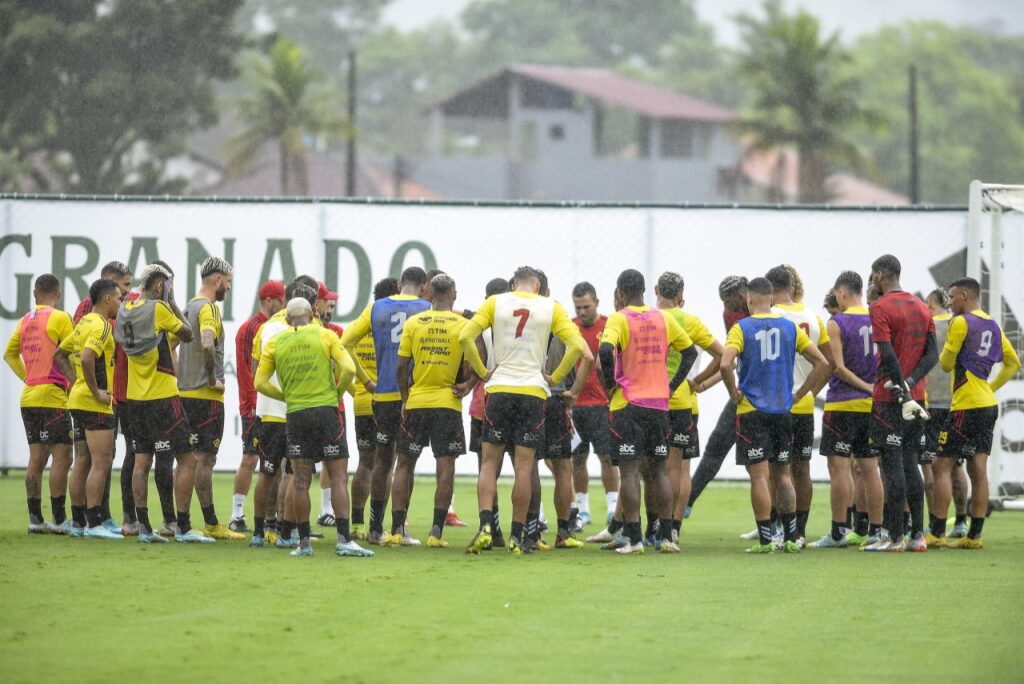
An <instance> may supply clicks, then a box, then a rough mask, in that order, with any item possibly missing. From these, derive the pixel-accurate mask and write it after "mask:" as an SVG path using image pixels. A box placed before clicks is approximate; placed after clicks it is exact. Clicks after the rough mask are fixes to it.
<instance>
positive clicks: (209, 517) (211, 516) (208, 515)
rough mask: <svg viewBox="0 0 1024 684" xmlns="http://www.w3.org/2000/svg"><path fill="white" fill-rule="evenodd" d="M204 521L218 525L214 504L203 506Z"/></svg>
mask: <svg viewBox="0 0 1024 684" xmlns="http://www.w3.org/2000/svg"><path fill="white" fill-rule="evenodd" d="M203 521H204V522H205V523H206V524H207V525H216V524H217V523H218V520H217V512H216V511H214V510H213V504H210V505H209V506H203Z"/></svg>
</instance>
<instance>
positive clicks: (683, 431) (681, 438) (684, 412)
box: [668, 409, 700, 459]
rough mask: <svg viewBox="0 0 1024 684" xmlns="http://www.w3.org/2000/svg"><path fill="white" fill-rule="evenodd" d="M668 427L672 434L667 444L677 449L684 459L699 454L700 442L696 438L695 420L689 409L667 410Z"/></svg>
mask: <svg viewBox="0 0 1024 684" xmlns="http://www.w3.org/2000/svg"><path fill="white" fill-rule="evenodd" d="M668 421H669V427H670V428H671V430H672V435H671V437H670V438H669V446H670V447H672V448H673V449H679V450H680V451H681V452H682V457H683V458H684V459H691V458H696V457H697V456H698V455H699V454H700V442H699V441H698V439H697V420H696V419H695V418H694V416H693V411H692V410H691V409H676V410H674V411H669V412H668Z"/></svg>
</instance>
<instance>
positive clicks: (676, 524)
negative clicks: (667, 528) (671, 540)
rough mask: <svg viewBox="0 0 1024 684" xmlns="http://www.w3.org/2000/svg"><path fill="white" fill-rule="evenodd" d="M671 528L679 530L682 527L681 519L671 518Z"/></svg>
mask: <svg viewBox="0 0 1024 684" xmlns="http://www.w3.org/2000/svg"><path fill="white" fill-rule="evenodd" d="M672 529H673V530H675V531H676V532H679V531H680V530H682V529H683V521H682V520H675V519H673V520H672Z"/></svg>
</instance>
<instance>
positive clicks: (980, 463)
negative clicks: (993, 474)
mask: <svg viewBox="0 0 1024 684" xmlns="http://www.w3.org/2000/svg"><path fill="white" fill-rule="evenodd" d="M967 476H968V477H969V478H970V480H971V505H970V513H971V526H970V529H969V530H968V532H967V536H966V537H963V538H961V539H957V540H956V541H954V542H951V543H950V546H952V547H954V548H962V549H980V548H981V547H982V545H981V533H982V529H983V528H984V526H985V518H986V517H987V515H988V497H989V487H988V454H986V453H981V452H975V454H974V455H973V456H971V457H970V458H969V459H967Z"/></svg>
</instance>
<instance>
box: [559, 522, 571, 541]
mask: <svg viewBox="0 0 1024 684" xmlns="http://www.w3.org/2000/svg"><path fill="white" fill-rule="evenodd" d="M558 535H559V536H561V537H568V536H569V520H568V519H566V520H559V521H558Z"/></svg>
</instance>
